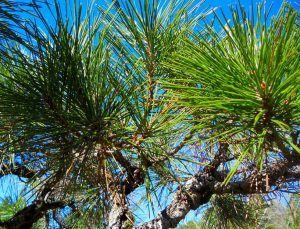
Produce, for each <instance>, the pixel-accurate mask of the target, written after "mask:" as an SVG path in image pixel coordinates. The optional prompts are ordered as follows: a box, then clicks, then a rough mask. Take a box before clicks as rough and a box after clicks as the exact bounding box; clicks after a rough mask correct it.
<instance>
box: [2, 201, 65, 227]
mask: <svg viewBox="0 0 300 229" xmlns="http://www.w3.org/2000/svg"><path fill="white" fill-rule="evenodd" d="M63 206H64V203H63V202H59V201H58V202H52V203H46V202H36V203H33V204H30V205H29V206H27V207H26V208H24V209H23V210H21V211H19V212H18V213H17V214H16V215H14V217H13V218H11V219H10V220H8V221H5V222H0V228H9V229H27V228H31V227H32V225H33V224H34V223H35V222H37V221H38V220H39V219H41V218H42V217H43V216H44V215H45V213H46V212H47V211H48V210H51V209H57V208H61V207H63Z"/></svg>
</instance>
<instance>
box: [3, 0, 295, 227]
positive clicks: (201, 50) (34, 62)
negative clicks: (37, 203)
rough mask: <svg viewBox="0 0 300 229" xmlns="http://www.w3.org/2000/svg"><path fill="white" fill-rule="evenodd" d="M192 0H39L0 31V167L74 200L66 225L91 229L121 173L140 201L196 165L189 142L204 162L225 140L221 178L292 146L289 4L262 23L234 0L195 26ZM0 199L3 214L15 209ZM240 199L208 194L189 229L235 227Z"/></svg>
mask: <svg viewBox="0 0 300 229" xmlns="http://www.w3.org/2000/svg"><path fill="white" fill-rule="evenodd" d="M66 2H68V1H66ZM196 2H197V1H193V0H190V1H185V0H174V1H167V0H161V1H158V0H128V1H121V0H117V1H112V2H111V4H110V5H106V6H102V7H96V5H95V4H94V5H93V4H91V5H90V7H88V9H87V12H86V13H84V12H83V9H82V6H80V4H79V1H77V0H74V1H73V2H72V4H71V6H72V7H70V8H71V10H69V9H64V7H63V6H62V4H61V2H60V1H58V0H55V1H53V2H52V3H51V4H50V3H49V2H47V1H45V2H44V3H43V4H42V8H40V7H39V6H37V5H32V8H31V10H32V12H30V18H31V19H30V20H28V21H26V23H19V24H18V23H17V24H18V26H19V28H18V29H19V30H20V31H21V33H20V34H22V38H23V40H22V41H18V39H13V38H10V35H9V34H8V33H7V32H6V33H5V31H4V32H2V33H1V30H0V36H1V34H2V35H3V36H5V37H6V38H7V39H8V40H9V41H10V42H7V43H4V46H3V48H2V47H1V51H2V53H3V55H1V59H0V98H1V103H0V142H1V144H0V165H1V167H2V166H5V165H6V164H7V163H8V162H12V163H15V162H18V163H20V164H22V165H25V166H27V167H28V168H33V169H34V170H35V171H37V174H36V176H34V178H32V179H30V180H29V181H28V183H29V184H31V185H32V187H34V188H32V189H33V190H34V191H37V192H39V191H40V190H39V188H40V187H43V185H44V184H50V186H51V185H53V186H55V185H56V192H57V193H59V194H57V196H56V197H55V198H58V199H63V200H64V201H67V202H71V203H75V205H76V206H75V208H76V211H74V212H72V214H70V215H67V216H65V219H66V223H68V224H70V225H71V226H72V227H74V228H82V227H85V226H86V225H88V224H89V226H91V227H97V226H99V225H100V226H102V224H103V221H104V218H105V217H106V215H107V212H108V210H109V208H110V207H111V206H110V205H111V204H112V202H113V201H115V200H112V198H114V197H115V196H114V194H115V193H114V192H117V191H119V192H120V189H119V190H117V189H118V188H119V187H121V185H124V183H126V182H129V181H128V180H126V179H128V177H129V178H130V179H134V178H136V177H135V176H134V175H135V174H134V173H141V174H142V177H143V185H144V188H145V190H146V193H145V195H144V196H143V197H142V198H141V199H142V200H145V201H148V203H149V205H151V206H152V207H153V202H154V201H153V199H154V198H156V199H157V201H158V202H160V199H161V197H159V196H158V195H156V192H157V191H158V190H162V192H164V191H165V190H166V189H167V188H169V189H170V190H172V188H173V187H174V183H176V184H180V183H182V181H184V180H185V178H186V177H188V176H189V175H190V171H189V170H195V169H197V168H196V165H204V163H202V162H199V157H192V156H191V153H190V152H188V153H184V154H182V153H180V152H179V151H180V150H181V149H182V148H183V147H184V146H187V147H190V146H191V147H194V145H192V144H193V143H195V142H196V143H197V145H201V146H203V147H204V148H205V149H204V151H205V153H207V158H205V159H210V157H213V156H214V155H215V153H216V150H215V149H216V146H218V144H219V143H220V144H221V143H223V142H226V143H227V144H228V146H229V147H228V148H229V150H228V152H227V153H228V154H231V155H230V156H231V157H233V159H234V161H235V164H234V163H233V164H231V163H227V164H226V165H225V167H226V168H228V170H229V169H231V172H230V173H229V175H228V176H227V179H226V180H225V183H228V182H230V181H231V179H232V178H233V177H234V175H235V173H236V171H237V170H238V169H239V166H240V164H241V163H243V162H245V161H246V162H249V163H254V164H257V165H258V166H259V168H261V169H262V168H263V166H264V163H265V161H266V158H267V157H268V155H270V154H274V152H277V151H281V152H282V153H283V154H286V150H288V151H292V152H293V153H299V146H297V142H295V139H293V134H294V133H295V132H296V131H297V130H299V124H300V123H299V122H300V111H299V105H300V96H299V94H300V93H299V90H300V77H299V76H300V68H299V64H300V62H299V61H300V59H299V54H300V44H299V42H298V40H299V39H300V30H299V13H298V12H297V11H296V10H295V9H293V8H291V7H290V6H289V5H288V4H284V5H283V6H282V8H281V10H280V12H279V14H278V15H277V17H276V18H273V19H272V21H271V22H270V25H268V18H267V15H265V14H264V13H263V10H262V8H263V7H262V5H259V6H258V7H257V9H256V15H257V17H256V18H254V15H255V14H254V12H252V15H253V17H249V15H247V13H246V11H245V10H244V9H243V7H241V6H240V7H237V8H233V9H232V15H231V20H230V22H229V20H228V19H227V18H225V17H224V18H220V17H219V14H217V13H216V14H215V18H216V22H217V23H218V24H219V26H220V27H221V28H222V31H215V30H214V26H215V25H208V24H207V25H206V28H205V29H204V31H202V32H200V33H196V32H195V31H196V30H195V26H196V25H197V24H198V22H199V20H200V19H201V20H202V19H204V18H205V16H206V15H208V14H210V13H211V12H212V11H206V12H204V13H200V12H199V9H198V7H199V5H196V6H195V3H196ZM7 3H8V1H4V2H0V17H1V18H3V12H8V11H3V9H4V10H5V9H7V8H4V7H3V6H6V7H7ZM10 7H11V6H10V4H9V8H8V9H11V8H10ZM43 7H44V8H43ZM66 8H67V7H66ZM43 10H48V11H49V12H50V14H51V15H52V17H53V18H52V19H53V20H49V18H46V17H45V16H44V14H43ZM65 11H66V12H65ZM12 12H14V11H12ZM7 15H9V17H6V14H5V17H4V18H5V20H8V19H11V20H12V21H14V22H17V21H15V19H14V18H13V14H7ZM24 15H26V14H24ZM28 15H29V14H28ZM28 15H27V16H28ZM1 23H3V22H2V21H0V28H1ZM7 28H8V27H7ZM0 39H1V37H0ZM178 145H179V146H180V147H177V146H178ZM200 159H201V160H202V159H203V158H200ZM137 168H138V169H137ZM133 170H134V171H133ZM58 183H59V185H57V184H58ZM136 183H138V182H136ZM169 184H170V185H169ZM134 185H136V184H134ZM138 185H139V184H138ZM164 187H166V188H165V189H164ZM135 188H136V187H135ZM123 191H124V190H122V192H123ZM112 192H113V193H112ZM124 192H125V191H124ZM122 195H123V193H122ZM153 197H154V198H153ZM110 198H111V199H110ZM3 204H4V206H6V207H7V209H8V211H6V213H5V214H6V215H5V214H4V213H3V217H6V218H5V219H8V218H10V217H11V216H12V215H13V214H14V213H15V212H16V211H17V209H18V210H20V209H21V208H22V207H24V206H23V205H22V204H24V203H22V202H20V203H18V202H16V203H12V202H9V201H8V200H5V201H4V202H3ZM253 207H254V205H253V204H252V203H250V202H246V201H245V199H243V198H239V197H234V196H232V195H226V196H215V197H214V198H213V199H212V201H211V207H210V208H208V210H207V211H206V215H205V217H207V219H208V221H207V224H203V225H202V226H204V227H205V226H207V225H208V226H209V227H221V228H228V227H244V226H245V225H246V226H249V225H251V224H252V223H253V222H254V218H255V215H254V214H252V212H253V211H252V209H253ZM3 212H4V211H3ZM53 214H54V213H53ZM53 217H54V216H53ZM5 219H4V218H3V219H2V218H1V220H5ZM293 220H294V221H293V222H295V217H294V218H293ZM46 223H47V222H46V219H43V220H41V221H40V222H38V224H36V225H35V226H36V227H40V225H44V224H46ZM100 226H99V227H100Z"/></svg>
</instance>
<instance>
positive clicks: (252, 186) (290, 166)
mask: <svg viewBox="0 0 300 229" xmlns="http://www.w3.org/2000/svg"><path fill="white" fill-rule="evenodd" d="M299 164H300V163H299V161H297V162H295V161H287V160H283V161H280V162H278V163H275V164H272V165H271V166H269V167H268V168H266V170H265V171H262V172H260V173H252V174H251V170H248V171H247V172H248V173H247V172H246V173H245V174H249V173H250V175H249V176H248V177H246V178H244V179H242V180H240V181H237V182H232V183H230V184H228V185H226V186H223V185H222V182H220V181H218V179H216V173H218V172H217V171H213V172H212V171H211V170H209V169H207V170H204V171H205V172H200V173H197V174H196V175H194V176H193V177H192V178H191V179H189V180H188V181H187V182H186V184H185V185H184V186H183V188H181V189H179V190H178V191H177V192H176V193H175V195H174V198H173V201H172V202H171V204H170V205H169V206H167V207H166V208H165V209H164V210H163V211H161V212H160V214H159V216H158V217H157V218H155V219H153V220H151V221H150V222H147V223H144V224H142V225H139V226H136V227H135V228H136V229H144V228H173V227H176V226H177V225H178V223H179V222H180V221H181V220H182V219H184V217H185V216H186V215H187V213H188V212H189V211H190V210H195V209H197V208H199V207H200V206H201V205H203V204H206V203H208V201H209V200H210V198H211V196H212V195H213V194H224V193H233V194H242V195H248V194H254V193H268V192H271V190H270V189H269V188H268V185H269V186H276V183H277V182H278V181H279V180H283V181H285V182H288V181H291V180H292V181H295V180H300V168H299ZM219 177H220V176H219ZM266 177H269V178H268V179H269V180H268V185H267V182H263V179H265V178H266Z"/></svg>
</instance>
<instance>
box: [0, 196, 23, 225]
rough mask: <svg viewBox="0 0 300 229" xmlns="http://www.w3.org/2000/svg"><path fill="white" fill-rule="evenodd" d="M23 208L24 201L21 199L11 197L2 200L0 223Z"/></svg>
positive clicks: (0, 204)
mask: <svg viewBox="0 0 300 229" xmlns="http://www.w3.org/2000/svg"><path fill="white" fill-rule="evenodd" d="M25 206H26V201H25V199H24V198H22V197H19V198H16V200H14V199H13V197H12V196H9V197H6V198H4V199H2V200H1V203H0V221H5V220H8V219H10V218H11V217H12V216H14V215H15V214H16V213H17V212H18V211H20V210H22V209H23V208H24V207H25Z"/></svg>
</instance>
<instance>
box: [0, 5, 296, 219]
mask: <svg viewBox="0 0 300 229" xmlns="http://www.w3.org/2000/svg"><path fill="white" fill-rule="evenodd" d="M49 1H50V2H51V0H49ZM124 1H125V0H124ZM199 1H200V0H199ZM59 2H61V3H62V4H63V2H64V0H61V1H59ZM81 2H83V3H85V4H84V5H86V3H87V2H89V1H81ZM96 2H97V3H98V4H99V5H101V4H103V1H102V0H100V1H97V0H96ZM240 2H241V4H242V5H244V6H245V8H246V9H247V8H249V9H250V6H251V4H252V2H253V3H254V4H257V3H259V2H261V1H259V0H240ZM265 2H266V7H267V8H268V7H270V6H271V5H272V10H271V15H276V13H277V12H278V10H279V8H280V6H281V4H282V2H283V1H282V0H274V1H273V0H272V1H271V0H266V1H265ZM289 2H291V4H292V5H293V6H294V7H295V8H296V9H298V10H299V9H300V4H299V0H290V1H289ZM235 3H237V0H207V1H206V2H205V3H204V4H203V6H202V7H203V9H205V8H207V7H219V8H220V9H222V10H223V12H224V13H225V15H228V14H229V6H230V5H232V4H235ZM49 16H50V15H47V13H46V14H45V17H47V18H48V17H49ZM22 187H23V185H22V184H21V183H20V180H19V179H18V178H16V177H14V176H7V177H2V178H0V201H1V198H4V197H5V196H8V195H16V194H17V193H20V191H21V189H22ZM140 207H141V208H144V209H147V207H146V206H143V205H141V206H140ZM155 210H158V209H157V208H156V209H155ZM136 213H137V214H139V216H140V218H141V220H143V221H147V220H149V219H150V218H152V217H153V215H152V214H150V218H149V215H148V211H147V210H145V212H142V211H137V212H136ZM195 215H196V214H195V212H191V213H189V215H188V217H187V219H186V220H191V219H194V218H195Z"/></svg>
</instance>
